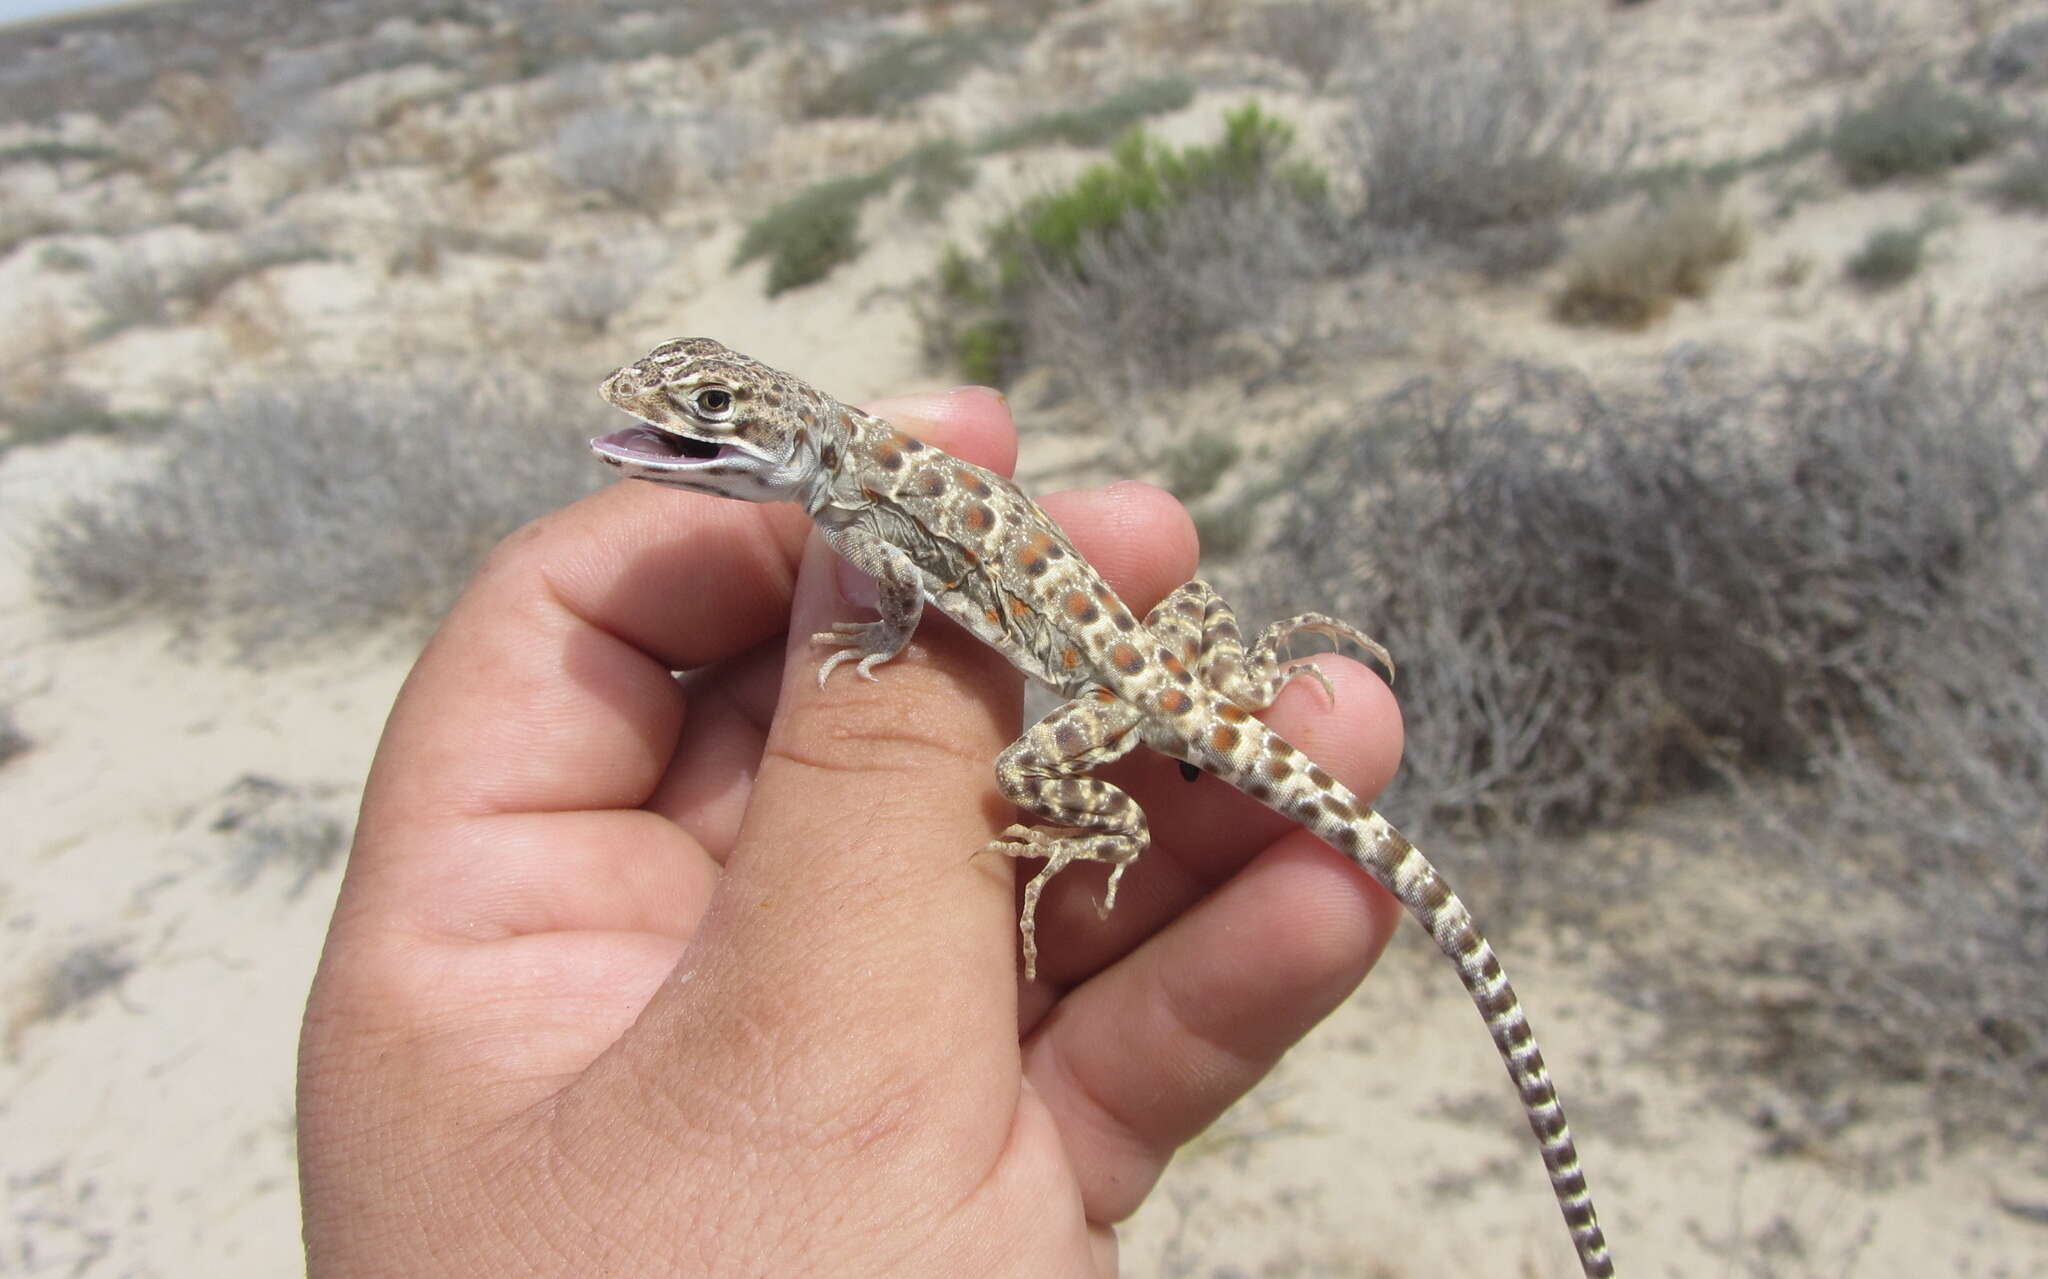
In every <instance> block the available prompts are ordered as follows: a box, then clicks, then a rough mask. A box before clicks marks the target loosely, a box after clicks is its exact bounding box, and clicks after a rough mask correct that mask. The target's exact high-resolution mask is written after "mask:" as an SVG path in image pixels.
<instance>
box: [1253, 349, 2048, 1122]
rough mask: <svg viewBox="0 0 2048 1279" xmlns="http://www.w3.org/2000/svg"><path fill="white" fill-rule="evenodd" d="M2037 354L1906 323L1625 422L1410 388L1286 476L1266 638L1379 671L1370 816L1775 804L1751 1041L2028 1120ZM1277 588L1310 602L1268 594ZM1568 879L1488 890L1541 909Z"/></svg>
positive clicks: (1580, 392)
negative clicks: (1376, 800) (1382, 662)
mask: <svg viewBox="0 0 2048 1279" xmlns="http://www.w3.org/2000/svg"><path fill="white" fill-rule="evenodd" d="M2044 356H2048V350H2044V344H2043V342H2042V340H2041V339H2040V338H2039V337H2038V336H2037V335H2034V334H2032V333H2031V332H2025V331H2015V332H2012V333H2005V334H2000V335H1997V336H1996V337H1994V338H1993V339H1991V340H1988V341H1985V342H1983V343H1982V344H1981V345H1977V346H1965V345H1963V344H1961V343H1960V342H1958V341H1955V340H1953V339H1950V338H1947V337H1944V336H1942V335H1939V334H1937V333H1936V332H1934V331H1933V329H1932V328H1931V327H1930V326H1928V325H1927V324H1925V323H1924V322H1923V324H1922V326H1921V327H1919V328H1917V329H1916V330H1914V331H1912V332H1909V333H1907V334H1905V335H1903V336H1902V337H1900V338H1898V339H1896V340H1894V341H1891V342H1887V343H1884V344H1879V345H1873V346H1843V347H1837V348H1834V349H1830V350H1826V351H1820V352H1815V353H1811V354H1809V355H1807V356H1805V357H1803V358H1799V359H1795V360H1793V361H1791V362H1790V363H1788V364H1786V365H1785V366H1783V367H1781V368H1778V369H1775V370H1767V371H1758V370H1755V369H1753V368H1747V367H1743V366H1740V365H1734V364H1729V363H1718V362H1715V361H1712V360H1709V359H1706V358H1705V357H1702V356H1700V355H1698V354H1697V353H1695V354H1694V355H1692V356H1690V357H1681V358H1679V359H1677V360H1675V361H1674V363H1673V364H1672V366H1671V367H1670V368H1669V369H1668V370H1667V373H1666V375H1665V377H1664V379H1663V382H1662V384H1661V385H1660V386H1659V387H1658V388H1657V390H1656V392H1655V393H1654V394H1652V395H1644V396H1639V397H1608V396H1603V395H1601V394H1598V393H1597V392H1595V391H1594V390H1593V389H1592V388H1591V387H1589V386H1588V385H1586V384H1585V383H1584V382H1583V381H1582V380H1580V379H1579V378H1577V377H1575V376H1572V375H1567V374H1563V373H1558V372H1550V371H1542V370H1532V369H1528V368H1520V369H1515V370H1511V371H1509V372H1507V373H1505V374H1503V375H1501V377H1500V378H1499V379H1498V380H1496V381H1494V382H1492V383H1490V384H1483V385H1475V386H1469V387H1465V388H1446V387H1443V386H1439V385H1435V384H1432V383H1427V382H1424V383H1418V384H1416V385H1414V386H1412V387H1410V388H1408V389H1406V390H1404V391H1402V392H1400V393H1399V394H1397V395H1395V396H1393V397H1391V398H1389V399H1388V400H1386V401H1384V402H1383V403H1381V404H1380V405H1379V406H1378V407H1377V408H1376V409H1375V410H1374V411H1373V413H1372V414H1371V415H1370V416H1369V418H1368V420H1367V422H1366V423H1365V424H1363V425H1361V426H1358V427H1354V428H1350V429H1346V430H1342V431H1334V432H1331V433H1330V434H1329V435H1327V436H1326V437H1324V438H1322V439H1321V440H1319V441H1317V442H1316V443H1315V444H1314V445H1313V447H1312V448H1310V449H1309V451H1308V452H1307V453H1306V454H1305V455H1304V456H1303V457H1302V458H1300V459H1299V460H1298V475H1299V477H1300V478H1299V481H1298V483H1297V485H1296V486H1295V488H1294V489H1293V490H1292V494H1293V500H1292V501H1291V503H1290V504H1289V506H1288V507H1287V508H1286V509H1285V510H1284V511H1283V512H1281V514H1280V517H1279V522H1278V527H1277V529H1276V531H1275V532H1274V534H1273V536H1272V537H1271V539H1270V542H1269V545H1268V555H1269V556H1270V558H1269V559H1267V560H1266V561H1265V562H1264V564H1263V565H1262V567H1260V568H1259V569H1255V571H1254V574H1253V581H1252V586H1253V594H1254V595H1256V596H1262V597H1263V598H1262V599H1261V600H1260V601H1259V603H1260V604H1261V605H1262V607H1261V608H1260V609H1259V610H1258V611H1259V612H1261V613H1270V614H1284V613H1287V612H1291V611H1295V610H1296V609H1298V608H1299V607H1304V606H1313V607H1318V608H1326V609H1330V611H1334V612H1336V613H1339V614H1341V615H1344V616H1348V617H1350V618H1352V619H1353V620H1355V621H1358V622H1360V623H1362V624H1364V625H1365V626H1367V627H1368V629H1370V630H1371V631H1373V632H1374V633H1375V634H1377V635H1378V636H1379V637H1380V638H1381V639H1383V640H1384V641H1386V642H1387V643H1388V645H1389V646H1390V647H1391V648H1392V650H1393V651H1394V653H1395V655H1396V656H1397V657H1399V658H1402V659H1404V660H1403V665H1402V668H1401V682H1400V684H1399V685H1398V687H1399V688H1400V690H1401V693H1402V699H1403V704H1404V707H1405V709H1406V712H1407V715H1408V720H1409V728H1410V732H1409V739H1408V740H1409V754H1408V758H1407V762H1406V776H1407V779H1408V780H1407V781H1406V782H1405V783H1404V784H1403V785H1402V787H1401V788H1400V789H1399V790H1397V791H1396V792H1395V806H1396V807H1397V809H1398V808H1399V807H1401V806H1402V797H1403V796H1406V797H1407V807H1408V808H1409V809H1410V810H1411V811H1414V810H1419V812H1417V814H1416V815H1417V816H1419V817H1421V818H1422V823H1421V824H1428V823H1429V822H1431V821H1434V822H1436V823H1451V824H1456V825H1459V826H1462V827H1464V828H1466V829H1467V830H1468V831H1471V832H1473V833H1475V834H1484V833H1485V832H1487V831H1493V832H1500V833H1504V834H1506V835H1507V836H1509V837H1510V839H1511V840H1512V839H1513V838H1514V837H1517V836H1518V835H1519V834H1520V833H1523V832H1530V831H1543V830H1548V831H1554V832H1555V831H1570V830H1574V829H1578V828H1583V827H1586V826H1590V825H1594V824H1599V823H1606V822H1611V821H1614V820H1616V819H1618V818H1620V817H1622V816H1624V815H1625V814H1627V813H1628V812H1630V810H1631V809H1633V808H1635V807H1637V806H1639V805H1641V804H1643V803H1644V802H1646V801H1650V800H1654V799H1657V798H1659V797H1664V796H1670V795H1675V794H1681V793H1685V792H1690V791H1698V790H1702V789H1717V788H1720V787H1722V786H1724V785H1729V784H1735V785H1739V786H1741V787H1742V788H1743V790H1744V797H1745V801H1747V802H1746V805H1745V806H1746V807H1753V806H1754V805H1755V803H1756V802H1758V801H1756V800H1755V798H1754V794H1753V793H1751V788H1750V787H1749V785H1748V779H1761V778H1773V779H1782V780H1784V781H1786V782H1787V783H1788V784H1790V785H1792V787H1793V789H1794V791H1795V793H1796V794H1797V795H1799V796H1801V797H1802V803H1801V804H1796V805H1795V804H1788V805H1785V806H1784V812H1783V814H1782V817H1781V823H1780V824H1781V831H1780V832H1779V833H1778V834H1777V835H1775V836H1774V837H1773V838H1772V841H1771V851H1772V852H1774V853H1776V854H1778V860H1780V861H1783V853H1784V852H1786V851H1791V850H1795V849H1797V848H1799V847H1801V846H1804V847H1805V848H1806V849H1807V851H1808V852H1809V853H1810V854H1811V856H1810V858H1809V859H1808V861H1807V863H1806V869H1805V871H1803V872H1802V873H1803V874H1804V876H1805V877H1806V879H1807V880H1809V881H1811V882H1812V884H1813V885H1814V888H1813V891H1814V892H1815V893H1816V894H1817V895H1818V896H1819V898H1820V900H1821V903H1822V904H1821V905H1820V906H1819V907H1817V908H1815V909H1813V910H1811V911H1808V912H1807V913H1806V914H1805V915H1804V916H1801V917H1800V918H1798V919H1796V920H1793V921H1789V922H1788V924H1787V927H1796V928H1797V929H1798V930H1799V931H1798V932H1797V934H1796V935H1794V936H1790V937H1784V938H1781V939H1779V940H1778V941H1777V943H1776V945H1775V953H1777V954H1778V955H1779V956H1780V958H1781V959H1783V960H1784V962H1783V963H1779V964H1777V965H1775V971H1778V972H1779V973H1780V975H1781V976H1784V977H1786V978H1787V979H1788V980H1791V981H1794V982H1796V983H1803V984H1802V986H1801V994H1800V997H1799V998H1798V999H1796V1000H1791V1001H1787V1002H1784V1003H1781V1004H1780V1005H1778V1006H1777V1008H1776V1010H1775V1012H1773V1014H1772V1016H1773V1017H1775V1018H1777V1019H1778V1020H1779V1021H1785V1020H1786V1019H1790V1021H1789V1023H1788V1024H1789V1025H1790V1026H1791V1027H1792V1030H1793V1032H1794V1033H1796V1034H1797V1035H1798V1036H1799V1040H1798V1042H1799V1044H1800V1049H1801V1052H1802V1053H1803V1054H1806V1056H1804V1057H1802V1058H1801V1060H1802V1061H1803V1062H1804V1063H1805V1065H1806V1066H1810V1065H1811V1064H1812V1061H1813V1060H1819V1061H1821V1062H1822V1063H1823V1068H1822V1069H1820V1070H1819V1071H1818V1072H1815V1073H1813V1074H1812V1078H1813V1079H1815V1080H1823V1079H1826V1078H1828V1077H1829V1071H1830V1069H1838V1070H1851V1069H1855V1068H1857V1067H1858V1065H1859V1062H1860V1063H1862V1067H1861V1068H1862V1069H1863V1070H1864V1073H1865V1074H1866V1075H1867V1073H1868V1069H1869V1063H1871V1062H1879V1063H1881V1064H1882V1072H1881V1073H1882V1074H1883V1075H1884V1077H1886V1078H1889V1079H1909V1080H1921V1081H1931V1082H1936V1083H1937V1084H1938V1085H1939V1086H1938V1087H1936V1088H1935V1089H1933V1090H1932V1091H1933V1093H1934V1094H1935V1095H1937V1106H1938V1107H1940V1108H1943V1109H1944V1110H1945V1116H1944V1117H1954V1113H1955V1112H1967V1113H1968V1115H1969V1116H1970V1117H1971V1118H1972V1119H1973V1120H1974V1121H1977V1122H1990V1123H1995V1124H2011V1125H2017V1124H2023V1123H2025V1122H2029V1121H2033V1120H2036V1119H2038V1118H2039V1117H2041V1114H2042V1111H2043V1109H2044V1107H2043V1104H2042V1103H2043V1101H2044V1099H2048V1090H2042V1089H2041V1088H2040V1087H2039V1082H2040V1079H2041V1077H2042V1075H2043V1073H2044V1072H2048V1035H2044V1032H2043V1030H2042V1027H2043V1026H2048V987H2044V986H2043V985H2042V984H2041V983H2040V981H2039V980H2038V977H2037V974H2038V972H2039V971H2040V969H2041V967H2042V965H2043V964H2048V685H2044V684H2043V682H2042V680H2041V678H2040V672H2041V671H2042V670H2043V669H2044V668H2048V585H2044V579H2043V577H2042V575H2041V573H2040V565H2041V563H2042V562H2043V561H2044V559H2048V500H2044V488H2048V453H2044V451H2043V449H2042V441H2043V438H2044V431H2048V391H2044V390H2043V388H2042V387H2041V385H2040V379H2039V377H2038V370H2039V369H2040V368H2041V367H2043V359H2044ZM1303 581H1313V582H1317V583H1321V584H1323V586H1322V588H1321V589H1322V590H1324V591H1328V590H1329V589H1330V587H1331V586H1332V584H1334V585H1335V588H1336V592H1335V598H1334V599H1332V598H1330V597H1328V596H1327V595H1323V596H1320V597H1318V598H1315V599H1282V598H1275V597H1276V595H1278V594H1279V593H1280V592H1281V591H1283V590H1284V589H1286V588H1285V587H1284V585H1283V584H1285V583H1290V582H1303ZM1333 605H1334V607H1332V606H1333ZM1496 869H1500V867H1499V865H1498V863H1496ZM1730 874H1733V875H1739V874H1741V871H1740V868H1739V867H1737V868H1733V869H1731V871H1730ZM1578 883H1579V880H1578V878H1577V877H1575V876H1569V877H1556V876H1545V877H1535V876H1532V877H1530V878H1528V879H1526V880H1525V881H1523V882H1520V883H1518V884H1515V885H1512V886H1510V889H1509V893H1508V895H1510V896H1513V897H1515V898H1516V899H1518V900H1519V901H1521V902H1523V903H1525V904H1527V905H1529V906H1533V907H1535V908H1536V909H1538V910H1542V909H1544V908H1545V901H1546V895H1548V898H1549V900H1551V901H1568V900H1569V898H1570V897H1571V896H1572V895H1574V894H1576V893H1577V892H1578V891H1579V889H1578V887H1577V885H1578ZM1873 911H1875V912H1876V915H1875V918H1878V919H1880V920H1881V921H1882V926H1881V927H1879V928H1874V929H1873V928H1861V927H1856V926H1853V923H1854V921H1857V920H1870V919H1872V918H1873V914H1872V912H1873ZM1838 912H1839V918H1838ZM1788 913H1790V912H1788ZM1710 984H1712V985H1714V992H1707V993H1709V994H1714V993H1715V992H1718V996H1717V997H1719V998H1721V999H1722V1000H1723V1001H1724V1003H1725V1001H1726V997H1727V991H1728V989H1729V987H1727V986H1726V984H1725V983H1720V982H1715V983H1710ZM1696 993H1697V992H1696ZM1752 1020H1754V1019H1752ZM1727 1024H1728V1023H1727V1022H1726V1021H1725V1020H1724V1021H1722V1022H1716V1023H1713V1025H1714V1026H1715V1027H1716V1028H1725V1027H1726V1026H1727ZM1743 1024H1744V1025H1749V1024H1750V1023H1749V1022H1745V1023H1743ZM1755 1028H1756V1029H1757V1033H1759V1034H1763V1033H1764V1032H1765V1031H1766V1030H1767V1029H1768V1028H1767V1027H1764V1026H1762V1025H1761V1024H1758V1025H1757V1026H1756V1027H1755ZM1779 1030H1780V1031H1781V1032H1782V1031H1784V1030H1785V1027H1784V1026H1780V1027H1779ZM1750 1048H1751V1049H1752V1050H1753V1052H1754V1053H1755V1054H1756V1055H1755V1056H1753V1058H1752V1064H1757V1063H1765V1064H1768V1063H1767V1061H1766V1057H1765V1055H1763V1054H1764V1049H1763V1048H1760V1047H1757V1046H1756V1045H1754V1044H1752V1045H1750ZM1804 1068H1805V1067H1804V1066H1802V1069H1804ZM1815 1086H1819V1085H1817V1084H1816V1085H1815Z"/></svg>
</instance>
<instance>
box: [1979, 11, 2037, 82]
mask: <svg viewBox="0 0 2048 1279" xmlns="http://www.w3.org/2000/svg"><path fill="white" fill-rule="evenodd" d="M1963 68H1964V71H1965V72H1966V73H1967V74H1969V75H1971V76H1972V77H1974V78H1976V79H1979V80H1982V81H1983V82H1984V83H1985V84H1987V85H1989V86H1990V87H1991V88H1993V89H2008V88H2028V87H2034V86H2038V85H2040V84H2042V83H2044V82H2048V17H2031V18H2020V19H2018V20H2016V21H2014V22H2011V23H2008V24H2006V25H2005V26H2004V27H2002V28H2000V29H1999V30H1998V31H1997V32H1995V33H1993V34H1992V35H1990V36H1988V37H1986V38H1985V39H1983V40H1980V41H1978V42H1977V45H1976V47H1975V48H1973V49H1971V50H1970V54H1969V56H1968V57H1967V58H1965V59H1964V61H1963Z"/></svg>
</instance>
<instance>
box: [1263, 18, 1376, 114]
mask: <svg viewBox="0 0 2048 1279" xmlns="http://www.w3.org/2000/svg"><path fill="white" fill-rule="evenodd" d="M1245 25H1246V27H1247V31H1246V39H1247V40H1248V41H1249V43H1250V44H1251V46H1252V48H1254V49H1257V50H1258V51H1259V52H1261V53H1263V54H1266V55H1267V56H1269V57H1272V58H1277V59H1279V60H1280V61H1281V62H1284V63H1286V64H1287V65H1288V66H1290V67H1293V68H1294V69H1295V70H1297V71H1299V72H1301V74H1302V75H1303V76H1304V77H1306V78H1307V80H1308V83H1309V88H1311V89H1313V90H1315V91H1316V92H1318V93H1320V92H1322V89H1323V86H1324V85H1326V84H1328V83H1329V82H1330V79H1331V77H1332V76H1334V75H1336V74H1337V73H1338V72H1339V71H1341V70H1342V69H1343V68H1344V67H1345V65H1346V64H1348V63H1349V62H1351V61H1352V60H1353V59H1354V58H1356V57H1357V56H1358V55H1359V53H1360V51H1361V50H1363V49H1364V48H1365V47H1366V44H1367V42H1368V41H1370V40H1371V39H1372V36H1373V33H1374V24H1373V19H1372V12H1371V10H1369V9H1367V8H1366V7H1365V6H1363V5H1361V4H1357V3H1355V2H1353V3H1347V2H1346V0H1280V3H1278V4H1264V5H1259V6H1257V7H1256V8H1254V9H1252V10H1251V11H1250V12H1248V13H1247V14H1246V15H1245Z"/></svg>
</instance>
